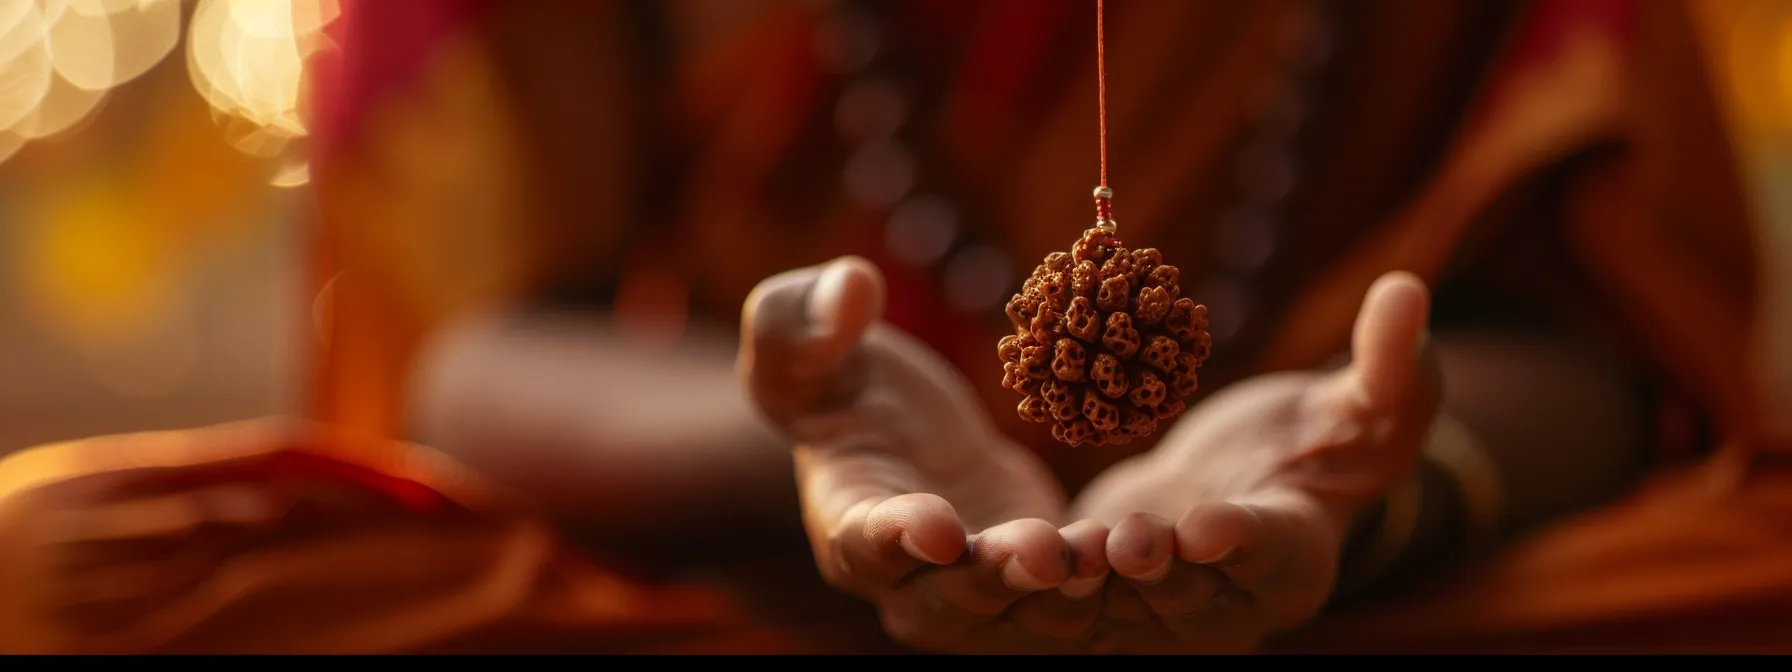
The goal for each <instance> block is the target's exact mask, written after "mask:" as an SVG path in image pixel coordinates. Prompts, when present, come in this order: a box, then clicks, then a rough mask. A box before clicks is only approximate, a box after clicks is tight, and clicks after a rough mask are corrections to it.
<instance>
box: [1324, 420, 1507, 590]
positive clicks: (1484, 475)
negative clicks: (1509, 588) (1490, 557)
mask: <svg viewBox="0 0 1792 672" xmlns="http://www.w3.org/2000/svg"><path fill="white" fill-rule="evenodd" d="M1499 494H1500V486H1499V474H1498V472H1497V471H1496V470H1495V468H1494V466H1493V464H1492V462H1491V461H1489V460H1487V459H1486V456H1485V455H1484V453H1483V452H1482V449H1481V446H1480V444H1479V442H1478V441H1477V440H1476V439H1475V437H1474V435H1473V434H1472V433H1470V432H1469V431H1468V430H1467V428H1465V427H1463V426H1462V425H1461V424H1460V423H1458V422H1457V421H1455V420H1454V419H1452V418H1450V417H1448V416H1442V415H1440V416H1439V417H1438V419H1437V420H1436V421H1435V422H1434V423H1433V425H1432V428H1431V431H1430V432H1429V434H1428V435H1427V437H1426V443H1425V446H1424V449H1423V451H1422V453H1421V457H1420V459H1419V461H1418V463H1417V464H1416V465H1415V466H1414V469H1413V471H1412V473H1411V474H1410V475H1409V476H1408V477H1407V478H1405V479H1403V480H1402V481H1400V483H1398V484H1397V485H1396V486H1395V487H1394V488H1392V489H1390V490H1389V491H1388V492H1387V493H1386V494H1385V495H1384V496H1383V497H1381V498H1380V499H1378V500H1376V501H1375V502H1373V503H1372V504H1370V505H1369V506H1366V507H1364V508H1363V509H1362V510H1361V511H1359V512H1357V513H1356V515H1355V516H1353V518H1352V519H1351V521H1350V527H1349V528H1348V529H1349V534H1348V536H1347V537H1346V540H1345V543H1344V546H1343V552H1342V553H1341V556H1340V563H1339V576H1340V581H1339V589H1338V592H1339V597H1340V598H1342V599H1348V598H1349V597H1352V596H1354V595H1356V594H1359V593H1361V592H1363V591H1366V590H1370V589H1373V588H1376V587H1380V586H1384V585H1386V584H1388V583H1390V582H1392V581H1397V580H1399V579H1401V578H1403V577H1406V576H1409V575H1410V574H1411V572H1410V571H1409V570H1412V569H1416V568H1422V567H1426V566H1431V565H1435V564H1440V563H1442V562H1445V561H1448V560H1450V559H1452V558H1456V557H1458V556H1461V555H1464V554H1467V553H1472V552H1476V551H1478V550H1479V549H1481V548H1483V547H1484V546H1485V545H1487V544H1489V543H1491V542H1492V541H1493V540H1494V539H1495V535H1496V534H1497V532H1498V530H1499V523H1500V518H1499V511H1500V508H1499Z"/></svg>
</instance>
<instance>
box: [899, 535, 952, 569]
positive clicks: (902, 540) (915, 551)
mask: <svg viewBox="0 0 1792 672" xmlns="http://www.w3.org/2000/svg"><path fill="white" fill-rule="evenodd" d="M896 543H898V544H901V545H902V550H903V551H904V552H906V553H908V554H909V556H910V557H913V558H915V559H916V560H922V561H926V562H931V563H933V564H936V565H943V564H946V563H945V562H943V561H940V560H938V559H935V558H934V557H933V556H930V555H928V554H927V553H925V552H923V551H922V550H921V546H920V545H919V544H916V543H915V538H914V536H913V535H910V534H909V533H907V532H903V533H902V536H901V537H898V538H897V539H896Z"/></svg>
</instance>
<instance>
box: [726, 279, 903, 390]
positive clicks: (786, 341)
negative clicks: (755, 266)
mask: <svg viewBox="0 0 1792 672" xmlns="http://www.w3.org/2000/svg"><path fill="white" fill-rule="evenodd" d="M883 306H884V281H883V275H882V274H881V273H879V272H878V270H877V267H875V266H873V265H872V264H871V263H870V262H868V261H866V260H864V259H861V258H859V257H841V258H839V259H835V260H833V261H830V262H828V263H825V264H821V265H819V266H811V267H808V268H800V269H796V270H793V271H787V272H784V273H780V274H778V275H775V276H772V277H770V278H767V279H766V280H765V281H763V282H761V283H759V286H757V287H755V288H754V289H753V292H752V293H751V294H749V295H748V296H747V300H746V303H745V305H744V306H743V307H742V313H741V346H740V347H741V352H740V357H739V367H740V374H741V376H742V378H743V379H744V381H745V383H746V385H747V388H748V392H749V393H750V394H751V395H752V396H753V399H754V401H756V402H757V403H758V404H759V405H760V406H761V408H762V410H764V411H766V412H767V413H768V414H769V415H771V416H772V419H773V420H775V421H777V422H778V423H779V424H781V425H782V424H785V423H788V422H789V421H790V420H791V419H793V418H794V417H795V416H796V415H797V414H798V413H800V412H802V411H804V410H807V409H808V408H810V407H812V406H814V405H816V404H819V403H824V402H826V401H828V398H829V397H834V396H843V395H846V394H850V393H851V392H852V391H853V390H854V389H855V388H856V383H857V381H855V380H853V378H854V376H851V375H847V374H851V373H854V372H853V371H851V367H852V362H851V361H850V360H851V357H849V355H851V354H852V353H853V352H854V351H855V348H856V346H857V345H858V343H859V340H860V338H861V337H862V336H863V335H864V333H865V329H866V328H868V327H869V326H870V325H871V323H872V322H874V321H876V320H877V319H878V318H880V317H882V315H883Z"/></svg>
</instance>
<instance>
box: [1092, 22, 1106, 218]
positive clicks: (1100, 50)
mask: <svg viewBox="0 0 1792 672" xmlns="http://www.w3.org/2000/svg"><path fill="white" fill-rule="evenodd" d="M1105 13H1106V12H1103V11H1102V0H1095V99H1096V106H1097V109H1098V110H1099V111H1100V112H1099V113H1100V119H1101V185H1100V186H1103V187H1105V186H1108V54H1107V28H1106V26H1104V25H1102V15H1103V14H1105Z"/></svg>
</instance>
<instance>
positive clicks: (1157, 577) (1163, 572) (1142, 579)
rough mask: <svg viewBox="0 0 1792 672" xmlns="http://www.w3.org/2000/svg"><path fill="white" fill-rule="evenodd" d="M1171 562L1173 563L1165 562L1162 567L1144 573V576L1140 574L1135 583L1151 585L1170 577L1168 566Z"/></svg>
mask: <svg viewBox="0 0 1792 672" xmlns="http://www.w3.org/2000/svg"><path fill="white" fill-rule="evenodd" d="M1172 562H1174V561H1173V560H1165V561H1164V564H1163V565H1162V566H1160V567H1158V568H1157V569H1153V570H1151V571H1149V572H1145V573H1144V574H1140V575H1139V576H1138V578H1137V581H1138V582H1139V583H1144V584H1152V583H1157V582H1159V581H1162V580H1164V578H1165V577H1167V576H1169V575H1170V564H1171V563H1172Z"/></svg>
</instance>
